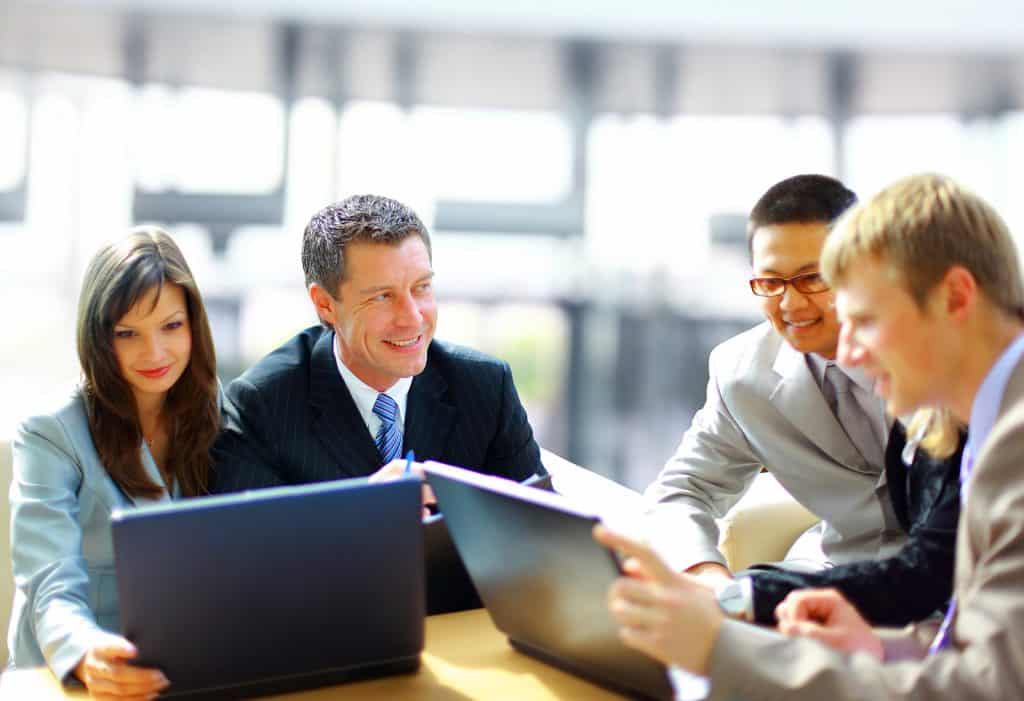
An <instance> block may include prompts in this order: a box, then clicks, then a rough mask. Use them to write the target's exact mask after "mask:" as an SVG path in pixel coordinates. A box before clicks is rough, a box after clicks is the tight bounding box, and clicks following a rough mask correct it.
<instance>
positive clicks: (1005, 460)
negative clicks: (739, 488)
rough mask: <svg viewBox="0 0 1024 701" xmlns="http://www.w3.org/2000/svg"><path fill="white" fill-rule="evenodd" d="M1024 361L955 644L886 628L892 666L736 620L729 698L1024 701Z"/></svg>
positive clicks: (721, 691)
mask: <svg viewBox="0 0 1024 701" xmlns="http://www.w3.org/2000/svg"><path fill="white" fill-rule="evenodd" d="M1022 466H1024V362H1021V363H1019V364H1018V365H1017V367H1016V368H1015V369H1014V371H1013V374H1012V375H1011V377H1010V381H1009V383H1008V384H1007V387H1006V391H1005V393H1004V394H1003V400H1002V403H1001V405H1000V409H999V414H998V417H997V419H996V422H995V425H994V426H993V428H992V432H991V433H990V434H989V436H988V440H986V442H985V444H984V445H983V446H982V447H981V451H980V453H979V454H978V455H977V456H976V459H975V462H974V471H973V474H972V476H971V481H970V484H969V490H968V496H967V501H966V503H965V505H964V508H963V509H962V510H961V512H960V522H959V526H958V532H957V552H956V577H955V585H954V593H955V596H956V599H957V611H958V614H957V616H956V618H955V619H954V622H953V635H952V641H951V645H950V646H949V647H948V648H947V649H945V650H943V651H942V652H940V653H938V654H937V655H933V656H930V657H926V656H925V654H926V650H927V646H928V644H929V643H930V642H931V639H932V638H933V637H934V633H935V626H934V625H931V624H927V625H923V626H911V627H908V628H906V629H904V630H902V631H898V632H897V631H886V632H885V637H884V640H885V651H886V652H885V654H886V663H884V664H882V663H879V662H877V661H876V660H875V659H874V658H872V657H870V656H868V655H860V654H858V655H853V656H846V655H842V654H840V653H838V652H836V651H835V650H831V649H829V648H826V647H824V646H822V645H819V644H817V643H815V642H813V641H811V640H807V639H797V640H786V639H785V638H783V637H781V636H779V635H777V634H775V633H772V632H770V631H766V630H760V629H757V628H754V627H752V626H747V625H745V624H741V623H737V622H735V621H726V622H725V624H724V625H723V626H722V633H721V635H720V637H719V639H718V642H717V643H716V645H715V649H714V651H713V653H712V660H711V678H712V696H711V698H712V699H714V700H716V701H725V700H726V699H729V700H732V699H746V700H747V701H757V700H758V699H783V698H785V699H797V700H801V699H806V700H807V701H812V700H815V701H816V700H817V699H829V701H845V700H846V699H851V700H852V699H872V701H876V700H877V701H885V700H889V699H915V701H931V700H932V699H935V700H938V699H943V700H948V699H958V700H959V699H978V700H979V701H997V700H998V701H1002V700H1004V699H1021V698H1024V469H1022Z"/></svg>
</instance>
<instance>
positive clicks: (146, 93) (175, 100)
mask: <svg viewBox="0 0 1024 701" xmlns="http://www.w3.org/2000/svg"><path fill="white" fill-rule="evenodd" d="M284 116H285V115H284V106H283V105H282V103H281V101H280V100H279V99H278V98H277V97H275V96H273V95H269V94H263V93H245V92H225V91H220V90H209V89H205V88H185V89H181V90H171V89H170V88H168V87H166V86H162V85H147V86H146V87H144V88H143V89H142V91H141V93H140V95H139V100H138V112H137V117H138V118H137V119H136V120H135V130H136V131H135V141H134V146H135V149H136V153H137V154H138V177H137V182H138V185H139V186H140V187H141V188H143V189H145V190H165V189H173V190H179V191H181V192H215V193H216V192H220V193H227V192H230V193H238V194H252V193H263V192H270V191H272V190H274V189H275V188H277V187H278V185H279V184H280V182H281V177H282V161H283V153H284V135H285V132H284Z"/></svg>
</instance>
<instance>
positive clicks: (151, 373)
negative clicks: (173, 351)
mask: <svg viewBox="0 0 1024 701" xmlns="http://www.w3.org/2000/svg"><path fill="white" fill-rule="evenodd" d="M170 369H171V366H170V365H164V366H163V367H162V368H154V369H152V370H137V371H136V372H138V373H139V374H140V375H142V376H143V377H148V378H149V379H151V380H155V379H156V378H158V377H163V376H164V375H166V374H167V371H168V370H170Z"/></svg>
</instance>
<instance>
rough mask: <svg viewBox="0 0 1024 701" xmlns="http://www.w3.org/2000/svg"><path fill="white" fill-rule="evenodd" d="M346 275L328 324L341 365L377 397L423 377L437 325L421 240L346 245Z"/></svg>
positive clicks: (430, 276)
mask: <svg viewBox="0 0 1024 701" xmlns="http://www.w3.org/2000/svg"><path fill="white" fill-rule="evenodd" d="M345 274H346V277H345V279H344V280H343V281H342V282H341V284H340V285H339V286H338V291H337V296H336V298H335V299H334V300H332V305H331V306H332V307H333V308H332V310H331V311H332V316H333V318H330V319H328V321H329V322H330V323H331V325H332V326H333V327H334V330H335V332H336V334H337V339H338V350H339V351H340V354H341V359H342V362H344V363H345V365H346V366H347V367H348V368H349V369H350V370H351V371H352V372H353V373H354V374H355V376H356V377H358V378H359V379H360V380H362V381H363V382H365V383H366V384H367V385H369V386H370V387H373V388H374V389H376V390H377V391H380V392H383V391H385V390H386V389H388V388H389V387H391V386H392V385H393V384H394V383H395V382H397V381H398V380H399V379H401V378H403V377H412V376H414V375H418V374H419V373H421V372H423V368H424V367H425V366H426V363H427V348H428V347H429V346H430V341H431V340H432V339H433V337H434V328H435V326H436V325H437V303H436V302H435V301H434V287H433V277H434V272H433V269H432V268H431V265H430V254H429V253H428V252H427V247H426V244H424V243H423V239H421V238H420V237H419V236H409V237H407V238H406V239H404V240H403V241H401V243H398V244H395V245H391V244H385V243H370V242H363V241H359V242H353V243H350V244H349V245H348V246H346V248H345Z"/></svg>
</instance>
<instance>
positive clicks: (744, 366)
mask: <svg viewBox="0 0 1024 701" xmlns="http://www.w3.org/2000/svg"><path fill="white" fill-rule="evenodd" d="M709 371H710V379H709V381H708V390H707V400H706V403H705V405H704V407H703V408H702V409H701V410H700V411H699V412H697V414H696V415H695V416H694V419H693V422H692V424H691V425H690V428H689V429H688V430H687V431H686V433H685V434H684V435H683V439H682V442H681V443H680V444H679V448H678V450H677V451H676V454H675V455H674V456H673V457H672V458H671V459H670V460H669V461H668V463H667V464H666V465H665V467H664V469H663V470H662V472H661V474H660V475H659V476H658V478H657V480H656V481H655V482H654V483H653V484H652V485H651V486H650V487H649V488H648V490H647V493H646V496H647V497H648V498H649V499H650V500H652V501H653V502H654V504H655V505H654V507H653V513H652V519H653V521H654V523H652V524H651V527H650V528H649V533H650V537H651V540H652V543H653V544H654V546H655V547H656V548H657V549H658V551H659V552H660V553H661V554H662V556H663V557H665V558H666V559H667V560H668V561H669V562H670V563H671V564H672V565H673V566H675V567H677V568H680V569H683V568H686V567H689V566H690V565H692V564H695V563H697V562H702V561H717V562H721V563H723V564H724V563H725V558H724V556H722V554H721V553H720V552H719V551H718V547H717V544H718V528H717V526H716V525H715V519H716V518H721V517H722V516H724V515H725V513H726V511H728V510H729V508H731V507H732V505H733V504H735V503H736V502H737V501H738V500H739V498H740V497H741V496H742V495H743V494H744V492H746V490H747V488H748V487H749V486H750V485H751V483H752V482H753V479H754V477H756V476H757V473H758V472H759V471H760V469H761V466H762V465H764V466H765V467H766V468H768V470H769V471H770V472H771V473H772V474H774V475H775V477H776V478H777V479H778V481H779V482H780V483H781V484H782V486H783V487H785V488H786V490H787V491H789V493H790V494H792V495H793V496H794V497H795V498H796V500H797V501H799V502H800V503H801V504H803V505H804V506H805V507H806V508H807V509H808V510H809V511H811V512H812V513H814V514H815V515H816V516H818V518H820V519H822V521H823V522H824V525H823V535H822V549H823V550H824V555H825V557H826V558H827V559H828V560H830V561H832V562H835V563H845V562H852V561H855V560H865V559H877V558H881V557H888V556H891V555H894V554H895V553H896V552H897V551H898V550H899V548H900V547H901V546H902V545H903V544H904V543H905V542H906V534H905V533H904V532H903V530H902V529H901V528H900V526H899V522H898V520H897V518H896V515H895V513H894V512H893V509H892V505H891V503H890V501H889V494H888V489H887V488H886V485H885V470H884V468H883V466H882V465H868V464H867V463H866V462H865V461H864V459H863V458H862V457H861V455H860V453H859V452H858V451H857V449H856V447H854V445H853V443H852V442H851V441H850V439H849V438H848V437H847V435H846V432H845V431H844V430H843V428H842V426H840V424H839V422H838V421H837V420H836V418H835V416H834V415H833V413H832V411H831V410H830V409H829V407H828V403H827V402H826V400H825V397H824V395H823V394H822V393H821V388H820V387H819V386H818V383H817V381H815V379H814V376H813V375H812V374H811V370H810V368H809V367H808V366H807V359H806V357H805V356H804V355H803V354H802V353H799V352H797V351H795V350H793V348H792V347H791V346H790V345H789V344H788V343H786V342H785V341H784V340H783V339H782V337H781V336H779V334H778V333H776V332H775V330H774V329H773V328H772V327H771V326H770V325H769V324H768V323H767V322H765V323H762V324H760V325H758V326H756V327H754V328H753V329H750V330H749V331H746V332H744V333H741V334H739V335H738V336H735V337H733V338H731V339H729V340H728V341H725V342H724V343H722V344H721V345H719V346H718V347H716V348H715V349H714V350H713V351H712V352H711V356H710V359H709ZM819 557H820V555H819Z"/></svg>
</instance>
